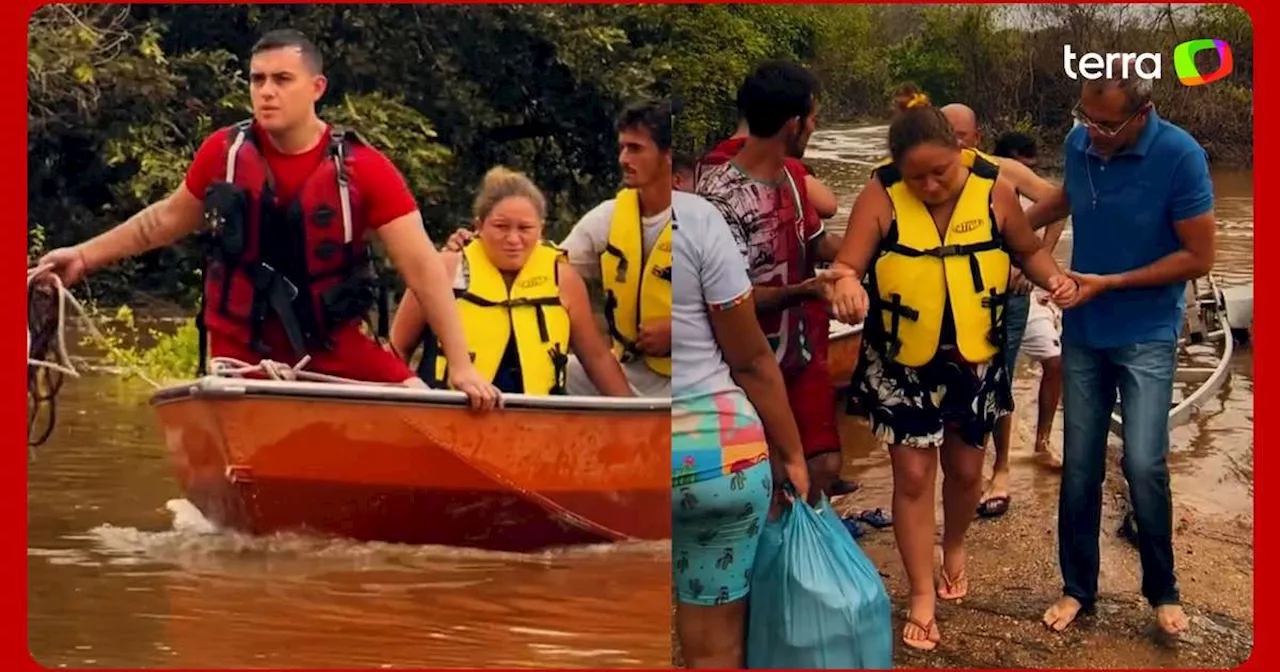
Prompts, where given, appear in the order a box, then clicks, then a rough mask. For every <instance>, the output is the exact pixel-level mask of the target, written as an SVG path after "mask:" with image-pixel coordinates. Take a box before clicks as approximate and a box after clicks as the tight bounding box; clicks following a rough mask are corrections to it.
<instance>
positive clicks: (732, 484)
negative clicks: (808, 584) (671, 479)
mask: <svg viewBox="0 0 1280 672" xmlns="http://www.w3.org/2000/svg"><path fill="white" fill-rule="evenodd" d="M772 494H773V471H772V469H771V468H770V466H769V461H768V460H765V461H763V462H757V463H756V464H754V465H752V466H750V467H747V468H746V469H743V470H741V471H735V472H733V473H731V474H725V475H723V476H719V477H716V478H713V479H710V480H705V481H699V482H696V483H691V484H688V485H680V486H677V487H675V488H673V489H672V491H671V516H672V521H671V522H672V530H671V574H672V579H673V580H674V582H675V586H676V596H677V599H679V600H680V601H681V602H686V603H689V604H698V605H707V606H709V605H716V604H725V603H727V602H733V601H735V600H740V599H742V598H743V597H746V595H747V593H748V592H749V588H750V585H751V570H752V567H753V566H754V565H755V559H756V546H757V545H758V544H759V542H760V531H761V529H762V528H763V527H764V523H765V516H766V515H767V514H768V512H769V501H770V499H771V497H772Z"/></svg>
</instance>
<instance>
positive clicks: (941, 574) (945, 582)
mask: <svg viewBox="0 0 1280 672" xmlns="http://www.w3.org/2000/svg"><path fill="white" fill-rule="evenodd" d="M938 578H939V579H940V580H941V581H942V586H940V587H941V588H942V589H943V590H939V591H937V592H938V599H940V600H959V599H963V598H964V597H965V596H966V595H968V594H969V582H968V580H967V578H968V577H966V576H965V573H964V572H963V571H962V572H960V576H957V577H956V578H954V579H952V578H951V577H949V576H947V570H945V569H939V570H938ZM959 585H963V586H964V590H963V591H961V593H960V594H959V595H956V594H955V593H954V591H955V589H956V586H959ZM944 590H945V592H947V593H950V594H949V595H947V596H946V597H943V595H942V593H943V592H944Z"/></svg>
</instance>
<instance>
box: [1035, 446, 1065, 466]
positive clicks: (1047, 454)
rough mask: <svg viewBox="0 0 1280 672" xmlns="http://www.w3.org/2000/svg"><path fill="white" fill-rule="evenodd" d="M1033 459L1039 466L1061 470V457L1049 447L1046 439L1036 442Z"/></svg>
mask: <svg viewBox="0 0 1280 672" xmlns="http://www.w3.org/2000/svg"><path fill="white" fill-rule="evenodd" d="M1035 458H1036V460H1037V461H1039V462H1040V465H1041V466H1044V467H1048V468H1049V469H1062V456H1061V455H1059V454H1058V453H1057V451H1055V450H1054V449H1053V448H1052V447H1051V446H1050V445H1049V440H1048V439H1045V440H1044V441H1037V442H1036V450H1035Z"/></svg>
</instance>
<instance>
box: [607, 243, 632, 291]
mask: <svg viewBox="0 0 1280 672" xmlns="http://www.w3.org/2000/svg"><path fill="white" fill-rule="evenodd" d="M604 253H605V254H611V255H613V256H615V257H617V258H618V272H617V273H616V274H615V277H614V282H626V281H627V270H628V268H629V266H630V265H631V264H630V262H629V261H628V259H627V255H625V254H623V253H622V250H619V249H618V248H616V247H614V246H613V243H606V244H605V246H604Z"/></svg>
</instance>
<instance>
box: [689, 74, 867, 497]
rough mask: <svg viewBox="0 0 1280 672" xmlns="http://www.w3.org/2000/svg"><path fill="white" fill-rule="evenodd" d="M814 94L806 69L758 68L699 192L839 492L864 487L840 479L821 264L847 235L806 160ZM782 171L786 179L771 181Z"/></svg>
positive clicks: (701, 168) (824, 483) (818, 473)
mask: <svg viewBox="0 0 1280 672" xmlns="http://www.w3.org/2000/svg"><path fill="white" fill-rule="evenodd" d="M815 94H816V82H814V81H813V80H812V76H811V75H809V73H808V72H807V71H804V70H803V68H800V67H799V66H796V65H793V64H789V63H778V62H771V63H764V64H762V65H761V66H760V67H758V68H757V69H756V71H755V72H753V73H752V75H751V76H750V77H749V78H748V79H747V81H746V82H744V84H743V86H742V88H740V89H739V92H738V109H739V113H740V114H741V115H742V118H743V121H742V123H741V124H740V125H739V128H738V132H737V133H736V134H735V135H734V136H733V137H731V138H729V139H727V140H725V141H723V142H721V143H720V144H719V145H717V146H716V147H715V148H713V149H712V150H711V151H710V152H708V153H707V154H706V155H705V156H704V157H703V158H702V159H701V160H699V162H698V169H697V192H698V193H699V194H701V195H703V196H704V197H708V199H709V200H711V201H712V203H714V204H716V206H717V207H718V208H719V209H720V210H721V211H722V213H723V214H724V215H725V219H726V221H728V222H729V223H730V225H731V226H735V227H736V230H735V231H734V235H735V237H736V238H737V239H738V240H739V244H742V245H744V246H745V250H744V251H745V254H746V255H747V258H748V262H749V264H748V265H749V267H750V271H751V274H752V282H753V284H755V285H756V288H757V292H758V293H757V299H756V301H757V305H759V306H761V308H762V310H761V311H760V313H761V321H762V326H764V327H765V331H766V333H767V334H769V335H770V341H771V343H772V344H773V345H774V347H775V349H776V350H777V352H778V357H779V359H780V365H781V366H782V370H783V373H784V376H785V377H786V379H787V396H788V397H789V399H790V401H791V409H792V413H793V414H795V416H796V423H797V424H798V425H799V427H800V434H801V439H802V442H803V444H804V451H805V457H806V458H807V459H808V460H809V467H810V472H811V479H812V483H813V484H814V486H815V487H817V488H821V489H822V490H824V491H826V492H827V493H828V494H830V495H838V494H847V493H849V492H852V491H853V490H854V489H856V486H855V485H853V484H850V483H848V482H846V481H844V480H842V479H840V478H839V472H840V466H841V459H840V435H839V432H838V431H837V428H836V399H835V393H834V391H833V390H832V388H831V383H830V379H829V373H828V365H827V347H828V329H829V325H828V321H829V316H828V313H827V304H826V301H825V300H824V299H823V298H822V292H821V286H822V281H821V280H820V279H818V278H817V277H815V276H816V274H815V263H816V262H820V261H830V260H831V259H833V258H834V257H835V253H836V252H837V251H838V250H839V247H840V238H839V237H837V236H832V235H829V234H827V233H826V231H825V229H824V227H823V225H822V221H821V219H822V217H821V215H825V216H832V215H834V214H835V196H834V194H832V193H831V192H830V190H829V189H828V188H827V187H826V185H824V184H822V183H821V182H820V181H818V180H817V179H816V178H814V177H813V176H812V175H810V174H809V171H808V169H807V168H806V167H805V166H804V164H803V163H802V162H801V161H800V160H799V158H798V157H799V156H802V155H803V154H804V147H805V145H806V144H807V143H808V139H809V137H810V135H811V134H812V132H813V124H814V120H815V117H816V116H817V109H816V104H817V103H816V95H815ZM781 108H786V111H787V112H788V113H790V112H792V111H794V112H796V113H797V114H796V117H792V118H788V120H787V121H785V122H784V123H783V124H782V126H781V128H780V129H775V128H774V127H775V126H777V123H771V122H777V121H778V119H772V120H770V119H769V117H776V116H777V115H778V114H779V112H778V110H779V109H781ZM792 108H794V110H793V109H792ZM753 113H754V114H756V116H758V117H760V119H761V121H760V122H757V123H762V122H763V123H762V125H763V126H767V127H768V130H767V131H765V132H761V133H757V134H755V135H754V136H753V134H752V133H751V129H750V125H749V122H748V120H749V119H750V117H751V116H752V114H753ZM793 123H794V128H793V127H792V124H793ZM769 131H775V132H773V133H769ZM777 164H780V165H777ZM774 165H777V167H778V168H779V170H778V172H777V173H776V174H770V175H767V177H766V174H768V173H771V171H772V168H771V166H774ZM766 182H768V183H776V185H777V186H772V187H770V186H768V185H767V184H766ZM811 190H812V193H811ZM815 196H816V197H817V199H816V200H818V201H819V203H818V204H819V205H822V206H823V207H822V209H821V211H820V210H819V209H818V208H816V207H815V203H814V200H815V199H814V197H815ZM793 225H794V226H795V228H796V230H791V227H792V226H793ZM761 290H763V291H764V292H765V293H766V296H763V297H762V296H760V294H759V292H760V291H761ZM768 294H772V295H773V297H769V296H767V295H768ZM770 298H772V300H770Z"/></svg>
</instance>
